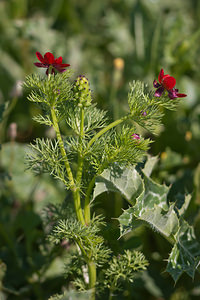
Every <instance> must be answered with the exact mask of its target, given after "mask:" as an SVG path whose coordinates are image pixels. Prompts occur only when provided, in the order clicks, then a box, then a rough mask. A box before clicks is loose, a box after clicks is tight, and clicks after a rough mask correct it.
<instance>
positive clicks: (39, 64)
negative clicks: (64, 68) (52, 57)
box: [34, 63, 48, 68]
mask: <svg viewBox="0 0 200 300" xmlns="http://www.w3.org/2000/svg"><path fill="white" fill-rule="evenodd" d="M34 65H35V66H36V67H38V68H47V67H48V66H47V65H46V64H42V63H34Z"/></svg>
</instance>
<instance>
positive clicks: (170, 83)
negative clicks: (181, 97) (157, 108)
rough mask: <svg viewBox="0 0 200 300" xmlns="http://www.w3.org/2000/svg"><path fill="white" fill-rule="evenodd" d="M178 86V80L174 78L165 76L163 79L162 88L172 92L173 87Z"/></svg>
mask: <svg viewBox="0 0 200 300" xmlns="http://www.w3.org/2000/svg"><path fill="white" fill-rule="evenodd" d="M175 84H176V79H175V78H174V77H172V76H169V75H165V76H164V77H163V79H162V86H163V87H164V88H165V89H166V90H171V89H173V87H174V86H175Z"/></svg>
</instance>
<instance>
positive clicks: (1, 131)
mask: <svg viewBox="0 0 200 300" xmlns="http://www.w3.org/2000/svg"><path fill="white" fill-rule="evenodd" d="M0 36H1V38H0V57H1V59H0V142H1V145H2V151H1V157H0V159H1V161H0V163H1V165H0V171H1V173H0V188H1V191H0V200H1V201H0V209H1V210H0V236H1V237H0V259H1V260H0V299H1V300H2V299H11V300H12V299H22V300H25V299H41V300H42V299H47V298H48V297H49V296H50V295H52V294H53V293H56V292H60V291H61V288H62V286H65V284H66V280H64V279H63V277H62V272H63V270H62V267H61V266H62V265H63V260H62V259H63V258H60V259H59V260H58V259H57V258H56V257H58V255H54V252H56V251H57V252H56V253H60V257H62V255H63V252H62V251H63V249H56V250H55V249H50V248H49V247H50V246H49V245H48V243H47V242H46V240H45V229H44V227H43V223H42V213H41V208H42V207H44V206H45V205H46V204H47V203H49V202H52V203H55V202H61V201H62V199H64V197H65V194H66V193H65V191H64V190H63V187H62V186H60V185H59V184H58V183H55V182H54V181H53V180H52V179H51V178H49V177H48V176H46V175H45V176H41V177H34V176H33V175H32V174H31V173H30V172H24V170H25V155H26V151H27V150H26V149H27V146H26V144H27V143H29V142H31V141H33V140H34V139H35V138H36V137H38V136H46V137H47V136H48V137H51V135H52V132H51V130H49V129H48V128H45V127H43V128H41V127H40V126H38V125H37V124H36V123H34V122H33V121H32V117H33V116H34V115H35V114H36V113H37V112H38V108H37V107H35V106H34V105H33V104H31V103H28V101H27V100H26V94H25V92H23V91H22V89H21V87H20V84H21V82H22V81H23V80H24V78H25V76H26V75H28V74H30V73H32V72H39V73H41V74H43V73H44V72H45V71H44V70H43V69H37V68H36V67H35V66H34V65H33V62H36V61H37V58H36V56H35V52H36V51H39V52H41V53H42V54H44V53H45V52H48V51H50V52H52V53H53V54H54V55H55V57H59V56H62V57H63V62H64V63H70V65H71V68H72V69H73V70H74V78H75V76H77V75H79V74H84V75H86V76H87V78H88V79H89V81H90V83H91V86H92V90H93V98H94V101H95V102H97V103H98V106H99V107H101V108H103V109H105V110H108V111H109V117H110V119H111V120H112V119H116V118H118V117H120V116H121V115H123V114H124V113H126V111H127V110H128V106H127V93H128V90H129V82H131V81H133V80H137V79H140V80H142V81H144V82H146V83H148V84H149V86H150V88H151V87H152V82H153V80H154V79H157V76H158V74H159V71H160V69H161V68H163V69H164V70H165V72H166V73H168V74H170V75H172V76H174V77H175V78H176V80H177V84H176V87H177V88H178V89H179V91H180V92H181V93H186V94H187V95H188V97H187V98H184V99H183V100H182V101H181V103H180V106H179V109H178V111H175V112H167V113H166V115H165V117H164V126H163V127H162V129H161V131H160V134H159V136H158V137H154V136H151V138H152V139H153V140H155V142H154V144H153V145H152V148H151V151H150V153H151V154H153V155H159V156H160V159H159V162H158V164H157V167H156V169H155V171H154V173H153V176H154V179H155V180H156V181H157V182H162V183H163V182H165V183H166V184H167V185H170V184H171V185H172V188H171V191H170V195H169V198H170V200H173V197H174V196H175V195H177V194H184V193H193V194H192V195H193V199H192V203H191V205H190V208H189V212H188V221H189V222H190V223H192V224H194V225H195V229H196V235H197V237H198V236H199V234H200V226H199V225H200V213H199V206H200V164H199V161H200V159H199V158H200V151H199V150H200V103H199V100H200V84H199V83H200V71H199V70H200V1H199V0H175V1H174V0H166V1H162V0H123V1H122V0H101V1H97V0H96V1H95V0H81V1H78V0H51V1H50V0H0ZM152 88H153V87H152ZM142 133H143V134H144V135H146V136H147V135H148V133H146V132H142ZM115 198H116V199H115V200H116V203H115V208H114V210H113V202H108V201H107V199H102V201H101V202H100V201H99V203H98V205H97V206H96V209H97V211H100V212H103V213H104V215H105V216H106V217H107V221H108V222H110V223H109V224H110V225H109V226H111V227H112V230H113V234H112V240H111V237H110V236H106V234H107V233H106V232H105V238H106V239H107V240H108V241H110V244H111V247H113V249H115V250H114V251H117V250H116V249H119V250H120V249H121V248H120V247H124V248H135V247H141V249H142V251H143V252H144V253H145V255H146V256H147V258H148V259H149V260H150V263H151V267H150V268H149V271H148V272H146V273H145V274H144V276H143V278H139V279H138V281H136V283H135V285H133V286H127V287H126V289H125V291H124V293H123V294H121V295H120V296H119V298H118V297H116V299H157V300H158V299H159V300H161V299H170V300H182V299H183V300H189V299H199V298H200V284H199V279H200V278H199V275H197V276H196V278H195V280H194V281H193V282H192V281H191V279H190V278H188V277H187V276H185V277H184V278H183V279H182V280H180V281H179V282H178V283H177V285H176V286H175V287H174V283H173V281H172V279H171V278H169V277H168V275H167V274H166V273H162V271H163V270H164V267H165V263H164V262H163V261H162V259H163V257H164V258H167V256H168V252H169V248H168V246H167V244H166V242H165V241H164V240H163V239H162V238H161V237H159V236H156V235H153V234H152V233H151V232H150V231H148V230H147V229H144V231H143V232H142V233H141V232H140V233H136V234H135V236H131V237H127V238H126V240H125V241H123V243H124V244H123V243H121V244H120V242H116V241H115V240H114V239H113V237H114V236H116V239H117V238H118V227H117V225H116V224H115V223H114V222H113V221H112V219H111V218H112V217H114V216H118V215H119V213H120V211H121V209H120V205H126V204H124V203H123V200H122V199H120V200H119V199H117V198H118V197H117V196H115ZM117 201H118V202H117ZM119 203H120V205H119ZM41 243H43V246H41ZM122 244H123V246H121V245H122ZM141 245H142V246H141ZM49 249H50V250H49ZM50 262H51V264H50ZM52 265H53V266H52ZM6 269H7V271H6ZM1 297H2V298H1Z"/></svg>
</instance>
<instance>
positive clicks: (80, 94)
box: [73, 75, 92, 107]
mask: <svg viewBox="0 0 200 300" xmlns="http://www.w3.org/2000/svg"><path fill="white" fill-rule="evenodd" d="M73 92H74V98H75V100H77V101H78V106H80V107H83V106H90V105H91V102H92V97H91V90H90V86H89V81H88V79H87V78H86V77H85V76H84V75H79V76H78V77H77V79H76V80H75V83H74V86H73Z"/></svg>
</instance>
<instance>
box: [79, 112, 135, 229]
mask: <svg viewBox="0 0 200 300" xmlns="http://www.w3.org/2000/svg"><path fill="white" fill-rule="evenodd" d="M128 118H129V115H128V116H125V117H123V118H121V119H118V120H116V121H114V122H112V123H111V124H109V125H108V126H106V127H105V128H103V129H102V130H100V131H99V132H98V133H97V134H96V135H95V136H94V137H93V138H92V139H91V140H90V141H89V143H88V148H90V147H91V146H92V144H93V143H94V142H95V141H96V139H98V138H99V137H100V136H101V135H102V134H104V133H106V132H107V131H108V130H110V129H111V128H113V127H115V126H117V125H119V124H120V123H122V122H124V121H125V120H127V119H128ZM95 178H96V176H94V177H93V178H92V180H91V181H90V183H89V186H88V189H87V192H86V197H85V204H84V215H85V223H86V224H89V223H90V195H91V193H92V189H93V187H94V183H95Z"/></svg>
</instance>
